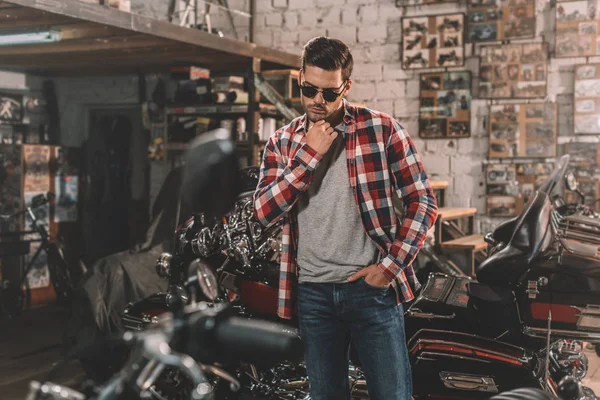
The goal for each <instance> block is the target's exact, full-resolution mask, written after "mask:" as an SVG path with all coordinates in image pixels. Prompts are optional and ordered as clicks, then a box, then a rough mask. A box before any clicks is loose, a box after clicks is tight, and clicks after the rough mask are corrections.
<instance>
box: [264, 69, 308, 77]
mask: <svg viewBox="0 0 600 400" xmlns="http://www.w3.org/2000/svg"><path fill="white" fill-rule="evenodd" d="M299 73H300V71H299V70H297V69H274V70H271V71H263V72H262V73H261V75H262V76H265V77H267V76H292V77H294V78H297V77H298V74H299Z"/></svg>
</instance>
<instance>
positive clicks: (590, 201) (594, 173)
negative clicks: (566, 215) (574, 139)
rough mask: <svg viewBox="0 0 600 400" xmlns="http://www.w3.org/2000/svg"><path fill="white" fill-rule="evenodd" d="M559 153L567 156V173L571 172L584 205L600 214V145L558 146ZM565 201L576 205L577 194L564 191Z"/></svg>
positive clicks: (576, 144)
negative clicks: (582, 197) (582, 196)
mask: <svg viewBox="0 0 600 400" xmlns="http://www.w3.org/2000/svg"><path fill="white" fill-rule="evenodd" d="M559 153H560V154H561V155H562V154H569V155H570V156H571V157H570V159H569V171H572V172H573V173H574V174H575V176H576V178H577V182H578V184H579V190H580V191H581V193H583V195H584V201H585V204H587V205H588V206H590V207H593V208H594V209H595V210H596V211H597V212H600V202H597V200H599V199H600V144H595V143H566V144H563V145H561V146H559ZM565 201H566V202H568V203H578V202H579V201H580V199H579V196H578V195H577V193H574V192H570V191H565Z"/></svg>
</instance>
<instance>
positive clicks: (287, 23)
mask: <svg viewBox="0 0 600 400" xmlns="http://www.w3.org/2000/svg"><path fill="white" fill-rule="evenodd" d="M298 19H299V16H298V13H297V12H295V11H288V12H286V13H285V14H284V15H283V26H284V27H285V28H286V29H296V28H297V27H298Z"/></svg>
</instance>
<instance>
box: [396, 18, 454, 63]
mask: <svg viewBox="0 0 600 400" xmlns="http://www.w3.org/2000/svg"><path fill="white" fill-rule="evenodd" d="M464 26H465V15H464V14H446V15H430V16H425V17H405V18H402V33H403V35H402V68H403V69H423V68H440V67H456V66H462V65H464V64H465V57H464V48H465V43H464Z"/></svg>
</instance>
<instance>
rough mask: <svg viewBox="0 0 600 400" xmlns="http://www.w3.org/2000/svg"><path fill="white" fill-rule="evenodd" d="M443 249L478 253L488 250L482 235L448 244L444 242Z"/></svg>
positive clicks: (464, 237) (449, 241)
mask: <svg viewBox="0 0 600 400" xmlns="http://www.w3.org/2000/svg"><path fill="white" fill-rule="evenodd" d="M441 247H442V248H443V249H458V250H473V251H478V250H483V249H485V248H487V243H486V242H485V240H484V239H483V236H482V235H469V236H463V237H461V238H458V239H453V240H448V241H447V242H442V243H441Z"/></svg>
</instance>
